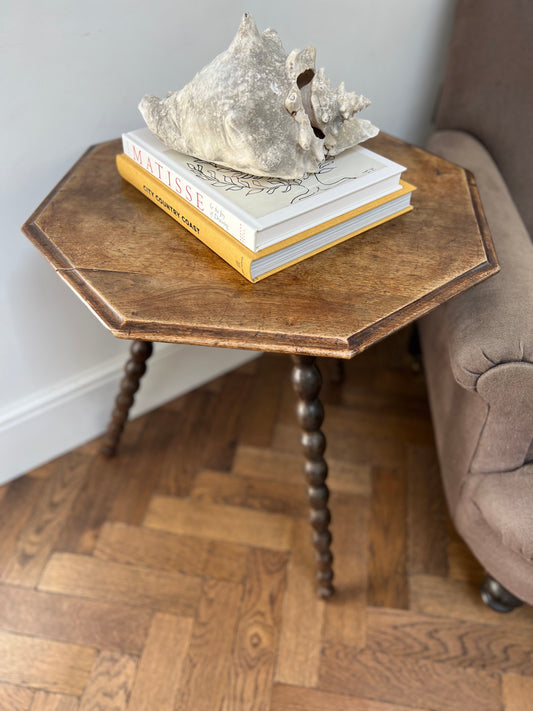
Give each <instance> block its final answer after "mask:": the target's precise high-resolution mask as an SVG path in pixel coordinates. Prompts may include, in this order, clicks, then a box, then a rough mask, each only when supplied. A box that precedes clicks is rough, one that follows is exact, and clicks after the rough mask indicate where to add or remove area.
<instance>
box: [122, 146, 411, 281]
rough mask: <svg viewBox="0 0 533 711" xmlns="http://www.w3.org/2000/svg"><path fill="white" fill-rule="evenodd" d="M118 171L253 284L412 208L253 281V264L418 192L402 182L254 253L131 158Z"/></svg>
mask: <svg viewBox="0 0 533 711" xmlns="http://www.w3.org/2000/svg"><path fill="white" fill-rule="evenodd" d="M116 162H117V168H118V172H119V173H120V175H121V176H122V177H123V178H124V179H125V180H126V181H127V182H129V183H131V185H133V186H134V187H136V188H137V189H138V190H139V191H140V192H141V193H143V195H146V197H148V198H149V199H150V200H151V201H152V202H153V203H155V204H156V205H157V206H158V207H160V208H161V209H163V210H164V211H165V212H167V213H168V214H169V215H170V216H171V217H173V218H174V219H175V220H176V222H178V223H179V224H180V225H181V226H182V227H184V228H185V229H187V230H188V231H189V232H191V234H193V235H194V236H195V237H197V238H198V239H199V240H200V241H201V242H203V243H204V244H205V245H206V246H207V247H209V248H210V249H211V250H212V251H213V252H215V253H216V254H218V256H219V257H221V258H222V259H224V261H226V262H227V263H228V264H229V265H230V266H232V267H233V268H234V269H236V270H237V271H238V272H240V273H241V274H242V275H243V276H244V277H245V278H246V279H248V280H249V281H252V282H256V281H259V280H260V279H264V278H265V277H267V276H271V275H272V274H275V273H276V272H278V271H281V270H282V269H285V268H286V267H289V266H292V265H294V264H297V263H298V262H301V261H303V260H304V259H308V258H309V257H312V256H314V255H315V254H318V253H319V252H322V251H324V250H326V249H329V248H330V247H333V246H335V245H336V244H340V243H341V242H344V241H346V240H348V239H351V238H352V237H355V236H356V235H358V234H361V233H362V232H365V231H367V230H369V229H371V228H372V227H377V226H378V225H380V224H382V223H384V222H387V221H389V220H391V219H393V218H394V217H398V216H399V215H401V214H404V213H405V212H408V211H409V210H411V209H412V207H410V206H409V207H407V208H405V209H403V210H400V211H398V212H396V213H395V214H394V215H390V216H388V217H385V218H383V219H381V220H378V221H376V222H373V223H372V224H370V225H368V226H366V227H364V228H362V229H360V230H357V231H356V232H351V233H349V234H347V235H345V236H343V237H340V238H338V239H337V240H335V241H334V242H331V243H329V244H327V245H323V246H321V247H319V248H318V249H315V250H314V251H311V252H309V253H307V254H303V255H301V256H300V257H298V258H296V259H293V260H290V261H288V262H286V263H284V264H281V265H279V266H277V267H276V268H274V269H272V270H271V271H269V272H266V273H264V274H261V275H259V276H256V277H255V278H252V274H251V268H252V263H253V262H254V261H255V260H257V259H259V258H261V257H264V256H267V255H269V254H272V253H274V252H276V251H278V250H279V249H282V248H283V247H288V246H289V245H292V244H295V243H296V242H299V241H301V240H304V239H306V238H307V237H310V236H312V235H314V234H316V233H318V232H320V231H322V230H325V229H328V228H329V227H332V226H334V225H337V224H339V223H341V222H344V221H345V220H348V219H350V218H352V217H355V216H356V215H359V214H361V213H363V212H366V211H368V210H370V209H372V208H375V207H378V206H380V205H383V204H385V203H386V202H388V201H389V200H391V199H392V198H396V197H400V196H401V195H404V194H406V193H408V192H412V191H413V190H415V188H414V187H413V186H412V185H409V184H408V183H405V182H403V181H402V182H401V186H402V187H401V189H400V190H397V191H395V192H394V193H391V194H390V195H387V196H385V197H383V198H379V199H377V200H374V201H372V202H371V203H368V204H367V205H365V206H363V207H360V208H357V209H355V210H352V211H350V212H348V213H346V214H344V215H339V216H338V217H335V218H333V219H331V220H328V221H327V222H325V223H322V224H320V225H317V226H315V227H312V228H310V229H308V230H305V231H304V232H300V233H298V234H296V235H292V236H291V237H288V238H286V239H284V240H282V241H280V242H278V243H276V244H273V245H270V246H269V247H264V248H263V249H261V250H259V251H258V252H253V251H252V250H250V249H248V247H245V246H244V245H243V244H242V243H241V242H239V241H238V240H236V239H235V238H234V237H232V236H231V235H230V234H228V233H227V232H226V231H225V230H223V229H222V228H221V227H219V226H218V225H216V224H215V223H214V222H213V221H212V220H210V219H209V218H208V217H206V216H205V215H203V214H202V213H201V212H199V211H198V210H196V209H195V208H194V207H193V206H191V205H190V204H189V203H188V202H187V201H186V200H184V199H183V198H181V197H180V196H179V195H176V193H175V192H174V191H173V190H172V189H171V188H169V187H167V186H166V185H164V183H161V182H160V181H159V180H157V178H155V177H154V176H152V175H150V174H149V173H147V172H146V171H145V170H144V169H143V168H141V167H140V166H139V165H137V164H136V163H135V162H134V161H133V160H131V158H129V157H128V156H126V155H125V154H120V155H117V157H116Z"/></svg>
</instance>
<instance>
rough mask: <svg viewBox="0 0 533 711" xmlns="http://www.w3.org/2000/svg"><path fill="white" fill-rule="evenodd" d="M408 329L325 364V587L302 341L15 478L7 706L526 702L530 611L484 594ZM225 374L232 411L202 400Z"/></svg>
mask: <svg viewBox="0 0 533 711" xmlns="http://www.w3.org/2000/svg"><path fill="white" fill-rule="evenodd" d="M406 336H407V334H406V333H404V332H401V333H399V334H397V335H395V336H392V337H391V338H389V339H386V340H384V341H382V342H381V343H380V344H378V345H376V346H374V347H373V348H371V349H369V350H368V351H366V352H365V353H363V354H361V355H360V356H359V357H357V358H355V359H354V360H353V361H350V362H348V363H346V376H345V380H344V382H343V383H342V384H336V385H335V384H334V383H332V382H331V381H328V380H327V375H325V383H324V388H323V393H324V401H325V404H326V419H325V421H324V429H325V431H326V433H327V436H328V438H329V440H330V442H331V446H332V450H333V455H334V456H333V457H332V458H331V460H330V461H331V470H330V476H329V481H330V483H331V498H330V502H329V505H330V508H331V511H332V514H333V518H332V525H331V529H332V534H333V552H334V555H335V563H336V584H337V592H336V595H335V596H334V597H333V598H331V599H330V600H328V601H327V602H326V601H324V600H320V599H318V598H317V597H316V594H315V590H314V584H313V580H312V577H313V576H312V569H313V565H314V563H313V549H312V546H311V545H310V537H311V535H310V533H311V532H310V529H309V524H308V521H307V506H306V505H305V498H306V492H305V483H304V479H303V475H302V471H301V456H300V454H299V452H300V444H299V433H298V429H297V428H296V427H294V426H293V425H290V424H288V423H289V422H290V412H291V409H292V407H293V406H294V404H295V395H294V393H293V392H292V389H291V387H290V382H289V381H290V371H291V362H290V358H288V357H282V356H276V355H272V354H266V355H264V356H262V357H261V358H260V359H256V360H254V361H253V362H252V363H248V364H247V365H246V366H245V367H243V368H241V369H239V370H238V371H235V372H233V373H230V374H228V375H226V376H223V377H222V378H220V379H218V380H217V381H216V382H213V383H208V384H206V385H205V386H203V387H202V388H201V389H200V390H197V391H196V392H195V393H189V394H188V395H185V396H183V397H182V398H179V399H177V400H175V401H173V402H170V403H168V404H167V405H165V406H163V407H161V408H159V409H158V410H156V411H154V412H152V413H149V414H147V415H144V416H143V417H141V418H139V419H137V420H135V421H134V422H132V423H130V426H128V428H127V429H126V432H125V438H126V439H125V442H126V445H125V448H124V450H123V454H121V455H119V456H118V457H116V458H115V459H112V460H108V459H104V458H102V457H101V456H100V455H99V454H98V445H99V442H93V443H90V444H88V445H85V446H84V447H81V448H79V449H77V450H75V451H74V452H71V453H69V454H66V455H64V456H63V457H61V458H60V459H58V460H56V461H54V462H51V463H50V464H48V465H46V466H45V467H40V468H39V469H38V470H36V471H35V472H29V473H28V474H26V475H25V476H24V477H22V478H21V479H18V480H16V481H13V482H11V483H10V484H7V485H5V486H4V487H2V488H1V489H0V492H2V495H1V496H0V521H1V522H2V524H3V528H2V531H3V533H4V538H3V539H0V550H1V562H2V566H3V569H4V570H5V571H8V572H9V575H7V576H6V578H5V579H4V580H3V581H0V711H214V710H218V711H530V709H531V711H533V704H532V701H531V699H532V698H533V608H531V607H528V606H523V607H521V608H519V609H517V610H515V611H514V612H512V613H510V614H509V615H498V614H497V613H495V612H493V611H492V610H490V609H488V608H487V607H485V606H484V605H483V603H482V602H481V600H480V596H479V582H480V578H482V574H483V571H482V569H481V567H480V566H479V564H478V563H477V562H476V560H475V559H474V557H473V556H472V554H471V553H470V551H469V550H468V548H467V547H466V546H465V544H464V543H463V542H462V541H461V539H460V538H459V537H458V536H457V534H456V533H455V532H454V530H453V527H452V525H451V523H450V521H449V519H448V516H447V512H446V506H445V500H444V495H443V491H442V486H441V482H440V477H439V474H438V465H437V462H436V452H435V449H434V444H433V440H432V438H431V436H430V435H431V429H430V416H429V409H428V404H427V399H426V392H425V386H424V378H423V376H422V375H421V374H420V373H415V372H413V371H412V370H411V368H410V361H409V359H408V357H407V355H406V351H405V343H406V340H407V338H406ZM323 372H324V373H325V374H326V373H327V367H324V368H323ZM239 379H242V381H243V382H242V384H240V385H239V383H238V381H239ZM265 379H266V380H267V381H268V382H271V383H272V388H265V387H258V389H257V393H256V394H255V395H254V396H253V398H252V395H251V393H252V392H253V391H254V388H255V385H256V383H257V384H258V385H260V383H262V382H264V380H265ZM230 383H231V384H232V387H235V388H237V390H238V391H240V392H242V393H243V397H242V398H241V400H240V403H239V402H238V399H237V398H234V400H233V402H232V416H231V419H232V422H231V424H230V425H228V424H227V423H224V422H223V419H222V418H221V417H220V413H219V412H217V408H214V407H210V408H207V410H206V409H205V408H203V407H200V403H210V402H211V403H212V402H213V400H212V398H215V399H216V397H217V393H218V394H222V393H225V392H227V389H228V387H229V385H228V384H230ZM193 395H194V397H193ZM251 398H252V400H253V402H254V408H255V413H254V418H253V420H254V421H253V423H252V424H251V423H250V420H249V419H248V418H247V416H246V415H247V412H248V408H249V406H250V402H251ZM110 405H111V402H110ZM330 411H331V413H332V417H331V418H328V412H330ZM262 414H263V416H264V427H262V426H261V422H262ZM172 418H174V422H175V429H173V427H172ZM182 425H183V426H184V428H185V431H186V432H190V433H193V432H194V437H193V440H192V442H193V446H191V449H190V451H188V449H187V447H186V446H184V447H181V448H177V447H176V443H177V441H178V439H179V431H180V430H179V428H180V427H181V426H182ZM218 428H219V429H220V432H219V433H218V435H217V433H216V431H215V430H216V429H218ZM266 433H268V436H267V435H266ZM210 437H214V440H215V441H216V442H217V445H216V446H215V447H214V448H213V449H211V450H210V453H209V468H207V467H205V466H204V463H203V461H202V453H203V452H206V451H207V446H206V445H207V441H208V440H209V438H210ZM229 438H231V439H232V440H233V443H232V445H231V446H229ZM176 452H178V454H179V456H178V458H175V457H174V456H173V455H174V454H175V453H176ZM217 453H218V456H219V457H220V460H219V461H220V466H217V459H216V455H217ZM188 457H189V458H188ZM143 471H144V472H145V474H146V481H145V483H144V484H142V481H141V479H142V474H143ZM128 472H131V476H132V482H131V491H130V492H129V493H127V494H123V493H122V492H121V488H127V486H128ZM181 473H183V475H184V477H185V478H186V480H187V486H185V487H184V488H183V489H181V488H180V487H179V485H178V484H179V476H180V475H181ZM93 478H94V482H92V481H91V480H92V479H93ZM74 481H76V485H74ZM298 491H299V492H300V497H301V498H300V501H301V502H303V504H304V505H301V504H299V503H298V498H297V493H298ZM115 502H120V503H119V504H118V503H117V504H116V505H115ZM54 506H57V516H58V518H57V521H56V522H55V523H54V522H53V520H52V519H53V511H54ZM118 513H120V516H119V515H118ZM19 519H20V520H19ZM70 533H72V539H73V543H72V545H68V541H69V537H70ZM24 552H26V554H27V555H28V562H27V564H24V562H25V553H24ZM10 571H11V572H10ZM26 571H27V572H26ZM15 572H17V576H16V577H15V575H14V573H15ZM30 572H31V576H30Z"/></svg>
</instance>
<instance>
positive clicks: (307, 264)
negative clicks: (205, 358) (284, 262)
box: [23, 134, 498, 358]
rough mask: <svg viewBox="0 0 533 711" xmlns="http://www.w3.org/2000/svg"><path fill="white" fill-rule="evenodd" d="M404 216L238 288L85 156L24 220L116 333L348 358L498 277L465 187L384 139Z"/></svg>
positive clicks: (457, 176) (470, 187) (460, 178)
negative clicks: (401, 182)
mask: <svg viewBox="0 0 533 711" xmlns="http://www.w3.org/2000/svg"><path fill="white" fill-rule="evenodd" d="M367 145H368V147H369V148H371V149H374V150H376V151H377V152H379V153H382V154H383V155H385V156H387V157H389V158H391V159H393V160H396V161H398V162H399V163H401V164H402V165H404V166H406V167H407V171H406V174H405V177H406V179H407V180H409V181H410V182H411V183H413V184H414V185H416V186H417V191H416V192H415V194H414V196H413V205H414V209H413V210H412V211H411V212H410V213H408V214H406V215H402V216H401V217H400V218H397V219H395V220H392V221H390V222H388V223H387V224H385V225H382V226H380V227H377V228H374V229H372V230H370V231H368V232H366V233H364V234H362V235H359V236H357V237H356V238H354V239H352V240H348V241H347V242H345V243H343V244H341V245H338V246H336V247H334V248H332V249H329V250H326V251H325V252H323V253H321V254H319V255H316V256H315V257H312V258H310V259H307V260H305V261H304V262H302V263H300V264H298V265H295V266H294V267H291V268H288V269H286V270H284V271H282V272H280V273H278V274H275V275H273V276H272V277H269V278H267V279H265V280H264V281H262V282H260V283H257V284H250V283H249V282H247V281H246V280H245V279H244V278H243V277H241V276H240V275H239V274H238V273H237V272H236V271H235V270H234V269H232V268H231V267H230V266H228V265H227V264H226V263H225V262H223V261H222V260H221V259H220V258H218V257H217V256H216V255H215V254H213V253H212V252H211V251H210V250H209V249H208V248H207V247H205V246H204V245H203V244H202V243H200V242H199V240H197V239H195V238H194V236H193V235H191V234H190V233H189V232H187V231H186V230H185V229H183V228H181V227H180V226H179V225H178V224H176V222H175V221H174V220H173V219H172V218H170V217H169V216H168V215H166V214H165V213H164V212H163V211H162V210H160V209H159V208H158V207H156V206H155V205H153V204H152V203H151V202H150V201H149V200H147V199H146V198H144V197H143V196H142V195H141V194H140V193H139V192H138V191H137V190H136V189H135V188H133V187H132V186H131V185H129V184H127V183H125V182H123V181H122V179H121V177H120V176H119V174H118V172H117V170H116V168H115V164H114V158H115V155H116V154H117V153H118V152H120V150H121V148H120V142H118V141H112V142H109V143H106V144H101V145H98V146H96V147H94V148H92V149H90V150H89V151H88V152H87V153H86V154H85V156H83V157H82V158H81V159H80V161H79V162H78V163H77V164H76V166H74V168H73V169H72V171H71V172H70V173H69V174H68V175H67V176H66V177H65V179H64V180H63V181H62V182H61V183H60V184H59V185H58V186H57V188H56V189H55V190H54V191H53V192H52V193H51V195H50V196H49V197H48V198H46V200H45V201H44V202H43V204H42V205H41V206H40V207H39V208H38V209H37V210H36V212H35V213H34V214H33V215H32V217H30V219H29V220H28V221H27V222H26V224H25V225H24V228H23V229H24V232H25V233H26V235H27V236H28V237H29V238H30V239H31V240H32V241H33V242H34V244H35V245H36V246H37V247H38V248H39V249H41V251H42V252H43V253H44V255H45V256H46V257H47V259H48V260H49V261H50V262H51V263H52V265H53V266H54V267H55V268H56V269H57V271H58V272H59V274H60V276H61V277H62V278H63V279H64V280H65V281H67V283H68V284H69V285H70V286H71V287H72V288H73V289H74V290H75V291H76V292H77V293H78V294H79V295H80V296H81V298H82V299H83V300H84V301H85V302H86V303H87V305H88V306H89V307H90V308H91V309H92V310H93V311H94V312H95V313H96V314H97V315H98V316H99V317H100V319H101V320H102V321H103V322H104V323H105V324H106V325H107V326H108V327H109V328H110V329H111V331H112V332H113V333H114V335H115V336H117V337H120V338H128V339H140V340H149V341H168V342H174V343H196V344H200V345H211V346H224V347H232V348H250V349H258V350H263V351H276V352H292V353H301V354H312V355H333V356H339V357H343V358H350V357H352V356H353V355H354V354H355V353H357V352H359V351H361V350H363V349H364V348H366V347H368V346H369V345H370V344H371V343H374V342H375V341H377V340H379V339H381V338H383V337H384V336H385V335H387V334H388V333H390V332H392V331H395V330H397V329H398V328H400V327H401V326H403V325H405V324H406V323H408V322H410V321H412V320H413V319H415V318H418V317H420V316H421V315H423V314H425V313H427V312H428V311H429V310H431V309H432V308H434V307H435V306H437V305H438V304H439V303H442V302H443V301H445V300H447V299H449V298H450V297H452V296H455V295H456V294H459V293H461V292H462V291H464V290H465V289H467V288H469V287H470V286H472V285H473V284H475V283H477V282H479V281H481V280H482V279H484V278H486V277H487V276H489V275H491V274H493V273H495V272H496V271H497V269H498V267H497V265H496V258H495V255H494V250H493V247H492V242H491V239H490V235H489V232H488V229H487V226H486V223H485V220H484V216H483V212H482V210H481V207H480V204H479V198H478V195H477V189H476V186H475V182H474V179H473V177H472V176H471V175H469V174H468V173H467V172H466V171H464V170H463V169H462V168H459V167H457V166H455V165H452V164H451V163H448V162H446V161H444V160H442V159H441V158H438V157H436V156H433V155H431V154H429V153H427V152H426V151H423V150H421V149H419V148H416V147H414V146H411V145H409V144H407V143H404V142H403V141H400V140H397V139H394V138H392V137H390V136H387V135H385V134H380V135H379V136H378V137H377V138H375V139H372V141H369V142H368V144H367Z"/></svg>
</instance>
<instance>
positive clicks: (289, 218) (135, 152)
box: [122, 128, 405, 252]
mask: <svg viewBox="0 0 533 711" xmlns="http://www.w3.org/2000/svg"><path fill="white" fill-rule="evenodd" d="M122 143H123V148H124V153H125V154H126V155H127V156H129V158H131V159H132V160H134V161H135V162H136V163H137V164H138V165H140V166H141V167H142V168H144V169H145V170H147V171H148V172H150V173H151V174H152V175H153V176H154V177H155V178H157V179H158V180H160V181H161V182H162V183H164V184H165V185H167V186H168V187H170V188H171V189H172V190H174V191H175V192H176V193H177V194H178V195H180V196H181V197H182V198H183V199H185V200H187V201H188V202H190V203H191V206H192V207H194V208H195V209H197V210H200V211H201V212H202V213H203V214H205V215H206V216H207V217H209V218H210V219H211V220H213V222H215V223H216V224H217V225H220V227H222V228H223V229H224V230H226V232H228V233H229V234H231V235H232V236H233V237H235V238H236V239H238V240H239V241H240V242H242V243H243V244H244V245H246V247H248V249H251V250H252V251H254V252H256V251H258V250H260V249H263V248H264V247H268V246H270V245H272V244H276V243H277V242H280V241H281V240H284V239H286V238H287V237H290V236H292V235H293V234H297V233H299V232H303V231H304V230H307V229H311V228H313V227H316V226H317V225H320V224H322V223H323V222H325V221H326V220H329V219H332V218H334V217H337V216H338V215H341V214H344V213H347V212H349V211H350V210H353V209H355V208H357V207H361V206H362V205H365V204H366V203H368V202H371V201H372V200H376V199H378V198H380V197H384V196H385V195H389V194H391V193H394V192H395V191H396V190H399V189H400V182H399V181H400V176H401V174H402V172H403V171H404V170H405V168H404V166H402V165H400V164H398V163H395V162H394V161H391V160H389V159H388V158H384V157H383V156H380V155H378V154H377V153H374V152H373V151H369V150H368V149H366V148H363V147H362V146H355V147H354V148H350V149H348V150H347V151H344V152H343V153H341V154H340V155H338V156H335V157H334V158H329V159H327V160H326V161H324V162H323V163H322V164H321V165H320V167H319V171H318V172H317V173H310V174H308V175H306V176H304V177H303V178H301V179H298V180H282V179H280V178H262V177H258V176H254V175H248V174H245V173H241V172H239V171H236V170H233V169H231V168H225V167H223V166H219V165H215V164H214V163H208V162H207V161H204V160H200V159H199V158H193V157H192V156H188V155H185V154H183V153H179V152H178V151H175V150H173V149H171V148H168V147H167V146H165V145H164V144H163V143H162V142H161V141H160V140H159V139H158V138H156V137H155V136H154V135H153V134H152V133H151V131H150V130H149V129H148V128H142V129H138V130H137V131H130V132H129V133H125V134H123V136H122Z"/></svg>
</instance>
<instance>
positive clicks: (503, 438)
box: [428, 131, 533, 472]
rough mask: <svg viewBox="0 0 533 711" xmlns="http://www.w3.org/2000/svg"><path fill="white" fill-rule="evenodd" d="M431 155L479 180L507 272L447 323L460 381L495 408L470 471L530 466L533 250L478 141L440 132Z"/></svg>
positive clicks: (450, 309)
mask: <svg viewBox="0 0 533 711" xmlns="http://www.w3.org/2000/svg"><path fill="white" fill-rule="evenodd" d="M428 149H429V150H430V151H432V152H434V153H436V154H438V155H440V156H442V157H443V158H445V159H447V160H450V161H452V162H454V163H458V164H460V165H462V166H464V167H466V168H468V169H469V170H471V171H472V172H473V173H474V175H475V178H476V182H477V184H478V188H479V193H480V196H481V201H482V204H483V208H484V211H485V215H486V217H487V222H488V224H489V227H490V230H491V233H492V237H493V240H494V245H495V248H496V253H497V255H498V260H499V262H500V265H501V271H500V272H499V274H497V275H495V276H494V277H491V278H490V279H488V280H487V281H485V282H483V283H481V284H478V285H477V286H475V287H474V288H472V289H470V290H469V291H467V292H465V293H464V294H462V295H461V296H458V297H456V298H455V299H453V300H452V301H450V302H448V304H446V306H445V307H444V309H443V311H442V316H441V318H442V319H443V327H444V328H445V331H446V341H447V347H448V357H449V362H450V366H451V370H452V372H453V376H454V378H455V380H456V382H457V383H458V384H459V385H461V386H462V387H463V388H465V389H467V390H470V391H473V392H474V393H476V394H477V395H478V396H479V397H480V398H482V400H483V401H484V402H485V403H486V406H487V416H486V420H485V423H484V425H483V427H482V429H481V432H480V433H479V439H478V442H477V446H476V447H475V449H474V452H473V455H472V459H471V461H470V467H469V468H470V471H472V472H491V471H492V472H494V471H509V470H511V469H515V468H517V467H520V466H522V465H523V464H524V461H526V460H527V459H528V450H529V448H530V445H531V442H532V439H533V245H532V244H531V240H530V237H529V234H528V232H527V230H526V228H525V225H524V223H523V222H522V220H521V218H520V215H519V214H518V211H517V209H516V206H515V205H514V203H513V200H512V198H511V196H510V194H509V191H508V189H507V187H506V185H505V183H504V181H503V179H502V177H501V175H500V173H499V171H498V169H497V167H496V165H495V164H494V162H493V161H492V159H491V157H490V155H489V154H488V153H487V151H486V150H485V148H484V147H483V146H482V145H481V144H480V143H479V142H478V141H477V140H476V139H475V138H473V137H472V136H471V135H469V134H466V133H463V132H460V131H438V132H437V133H435V134H434V135H433V136H432V138H431V139H430V142H429V144H428ZM530 454H531V453H530Z"/></svg>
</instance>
